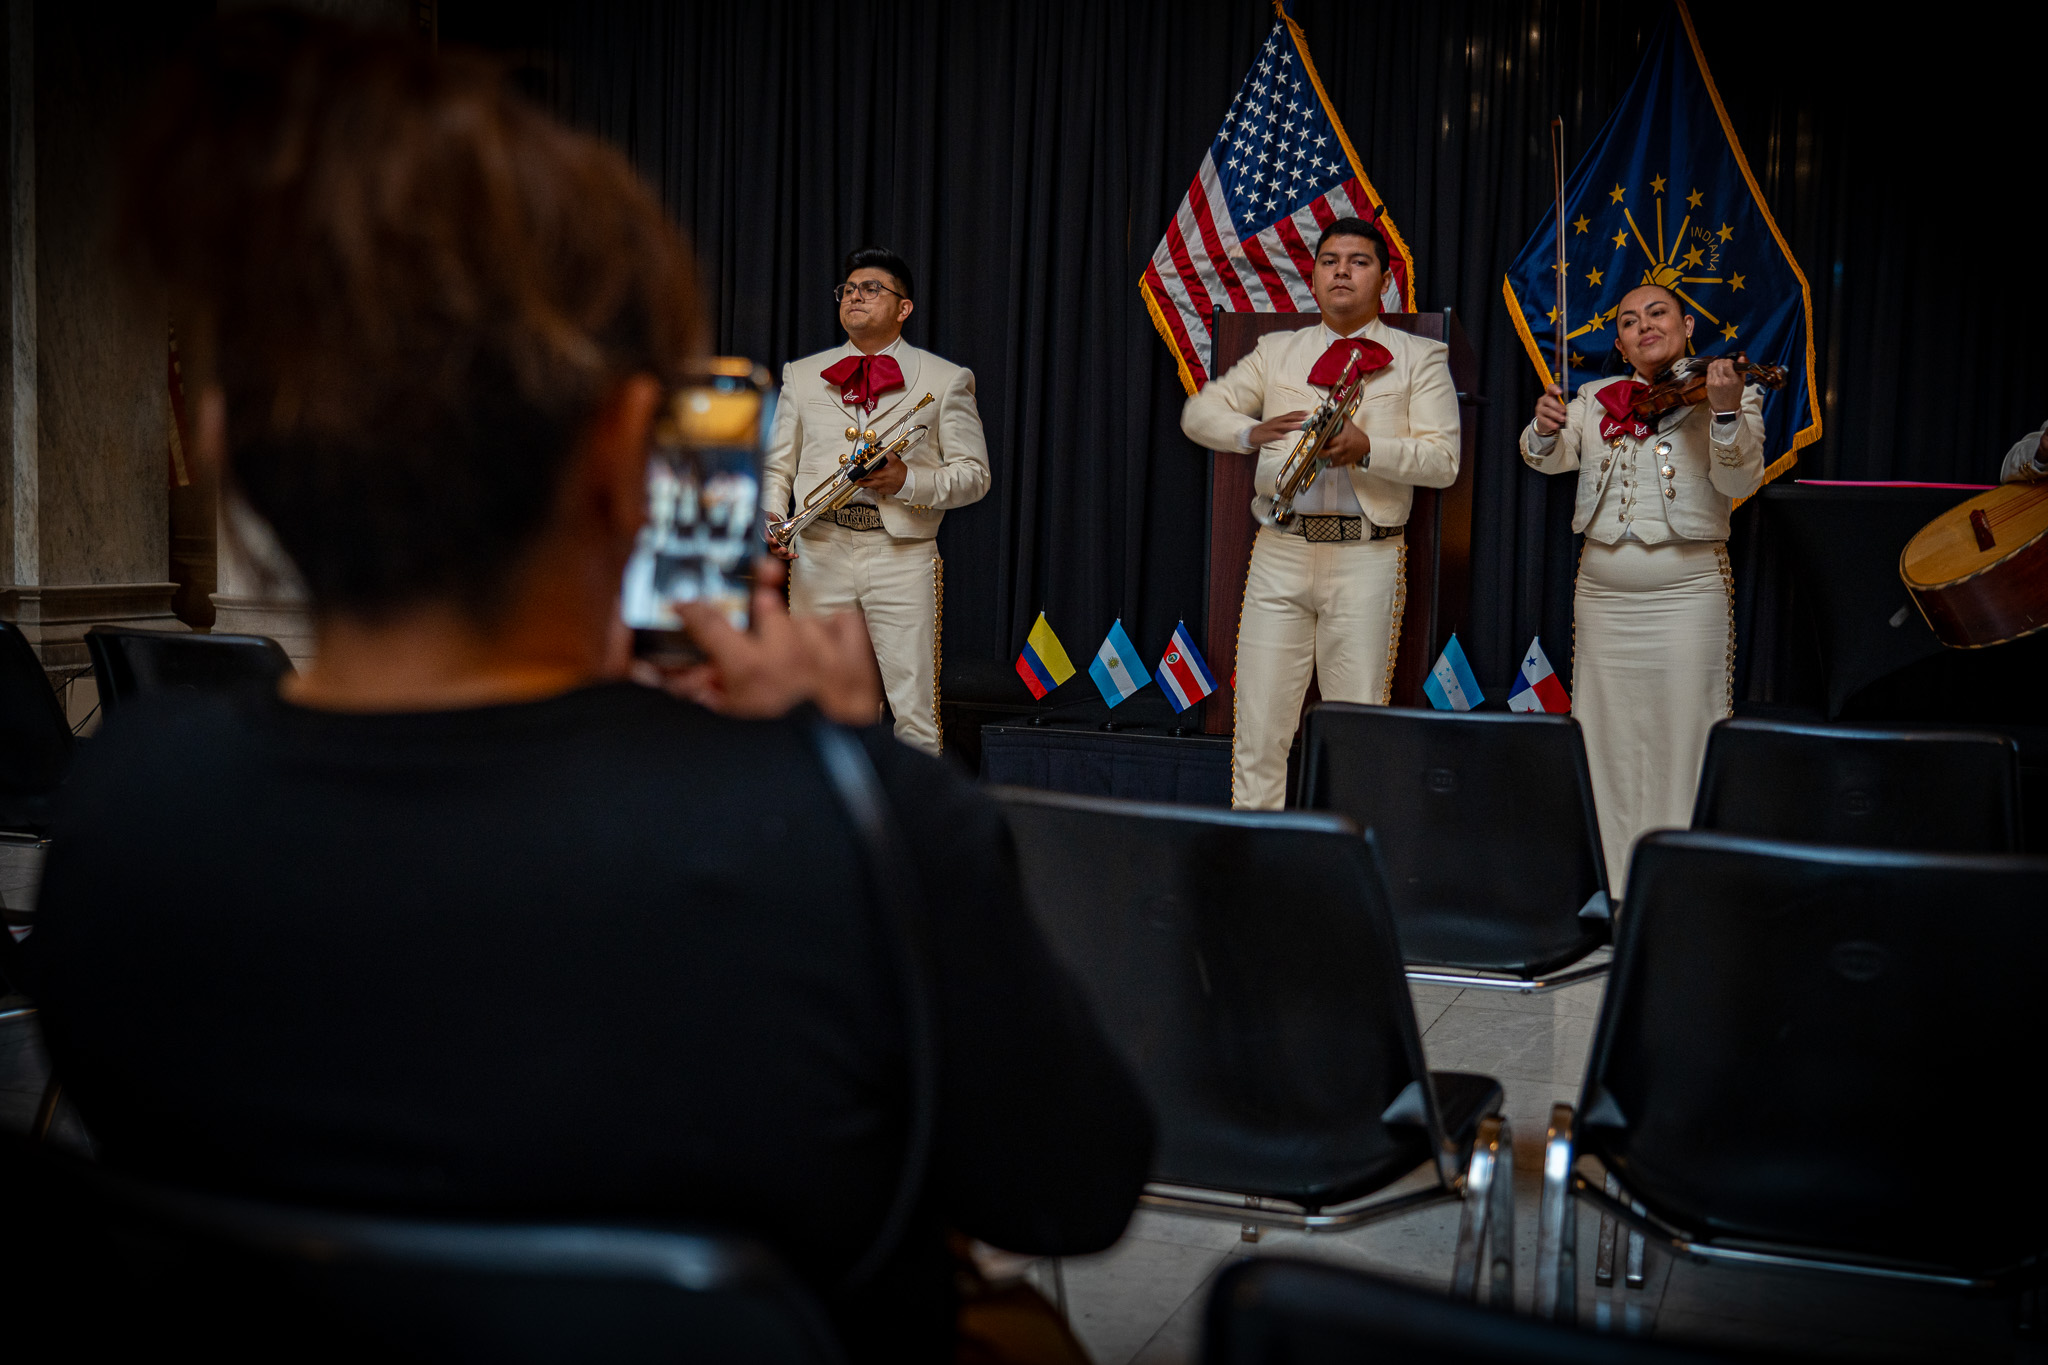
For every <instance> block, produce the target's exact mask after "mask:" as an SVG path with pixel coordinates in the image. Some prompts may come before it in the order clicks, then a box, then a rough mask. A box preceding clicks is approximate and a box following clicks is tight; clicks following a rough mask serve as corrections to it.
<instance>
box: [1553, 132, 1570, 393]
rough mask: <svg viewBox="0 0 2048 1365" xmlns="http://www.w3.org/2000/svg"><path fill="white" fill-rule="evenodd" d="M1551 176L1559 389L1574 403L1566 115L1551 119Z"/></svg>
mask: <svg viewBox="0 0 2048 1365" xmlns="http://www.w3.org/2000/svg"><path fill="white" fill-rule="evenodd" d="M1550 175H1551V183H1552V187H1553V188H1554V189H1555V190H1556V191H1557V387H1558V388H1559V390H1561V391H1562V393H1563V398H1562V400H1561V401H1563V402H1566V403H1569V402H1571V400H1572V382H1571V364H1570V361H1571V355H1570V352H1568V351H1567V350H1565V328H1566V326H1567V319H1566V315H1565V307H1564V290H1565V269H1566V267H1565V259H1564V115H1562V114H1558V115H1555V116H1553V117H1552V118H1551V120H1550Z"/></svg>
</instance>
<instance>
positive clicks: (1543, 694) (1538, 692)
mask: <svg viewBox="0 0 2048 1365" xmlns="http://www.w3.org/2000/svg"><path fill="white" fill-rule="evenodd" d="M1571 709H1572V699H1571V696H1570V694H1569V693H1567V692H1566V691H1565V690H1564V684H1563V683H1561V682H1559V681H1558V680H1557V674H1556V673H1555V672H1553V671H1552V670H1551V667H1550V659H1549V658H1548V657H1547V656H1546V655H1545V654H1544V653H1543V638H1542V637H1541V636H1538V637H1537V638H1535V639H1533V640H1531V641H1530V642H1529V652H1528V653H1527V654H1524V655H1523V656H1522V671H1521V672H1520V673H1519V674H1517V675H1516V676H1515V685H1514V686H1513V687H1512V688H1510V689H1509V690H1508V710H1510V711H1548V712H1550V713H1552V714H1553V715H1560V716H1562V715H1566V714H1569V713H1570V711H1571Z"/></svg>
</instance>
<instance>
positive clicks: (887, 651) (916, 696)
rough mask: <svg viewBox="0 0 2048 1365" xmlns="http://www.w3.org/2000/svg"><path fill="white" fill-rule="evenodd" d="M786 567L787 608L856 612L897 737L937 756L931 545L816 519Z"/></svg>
mask: <svg viewBox="0 0 2048 1365" xmlns="http://www.w3.org/2000/svg"><path fill="white" fill-rule="evenodd" d="M796 551H797V557H796V562H795V563H793V564H791V565H790V566H789V609H790V612H791V613H792V614H794V615H797V616H825V615H830V614H831V613H833V612H836V611H846V610H848V609H850V608H853V607H858V608H860V610H861V613H862V615H864V616H865V617H866V618H867V625H868V640H869V641H870V642H871V643H872V644H873V645H874V647H875V662H876V663H878V664H879V665H881V670H882V691H883V692H884V693H885V694H886V695H887V696H888V698H889V710H890V711H892V712H893V713H894V714H895V716H896V738H898V739H900V740H902V741H903V742H904V743H905V744H908V745H910V746H911V747H912V748H914V749H922V750H924V751H925V752H926V753H928V754H936V753H938V752H939V611H940V607H941V604H942V603H943V601H944V597H945V562H944V561H943V560H941V559H940V558H939V547H938V542H937V541H932V540H898V539H896V538H895V537H894V536H892V535H890V534H889V533H888V532H887V531H886V530H874V531H851V530H848V529H847V528H846V527H844V526H840V525H838V524H837V523H835V522H829V521H820V522H814V523H813V524H812V525H811V528H810V529H809V530H808V531H805V532H804V533H803V535H802V536H800V537H799V538H798V540H797V547H796Z"/></svg>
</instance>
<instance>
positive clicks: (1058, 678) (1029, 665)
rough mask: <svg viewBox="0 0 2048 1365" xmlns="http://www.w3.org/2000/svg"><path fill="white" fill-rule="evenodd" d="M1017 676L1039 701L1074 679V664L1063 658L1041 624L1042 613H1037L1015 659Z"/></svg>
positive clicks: (1060, 648) (1064, 652)
mask: <svg viewBox="0 0 2048 1365" xmlns="http://www.w3.org/2000/svg"><path fill="white" fill-rule="evenodd" d="M1017 676H1018V677H1020V678H1022V679H1023V680H1024V685H1025V686H1026V687H1028V688H1030V689H1031V695H1032V696H1033V697H1035V698H1039V699H1043V698H1044V696H1045V694H1046V693H1048V692H1050V691H1052V690H1053V689H1054V688H1055V687H1058V686H1059V685H1060V684H1061V683H1063V682H1065V681H1066V680H1067V679H1069V678H1071V677H1073V676H1074V664H1073V661H1072V660H1070V659H1069V658H1067V649H1066V646H1065V645H1062V644H1061V643H1060V637H1059V636H1057V635H1055V634H1053V633H1052V627H1051V626H1049V625H1047V624H1046V623H1045V613H1044V612H1040V613H1038V623H1037V624H1036V625H1034V626H1032V627H1031V633H1030V634H1029V635H1027V636H1025V637H1024V652H1023V653H1022V654H1019V655H1018V656H1017Z"/></svg>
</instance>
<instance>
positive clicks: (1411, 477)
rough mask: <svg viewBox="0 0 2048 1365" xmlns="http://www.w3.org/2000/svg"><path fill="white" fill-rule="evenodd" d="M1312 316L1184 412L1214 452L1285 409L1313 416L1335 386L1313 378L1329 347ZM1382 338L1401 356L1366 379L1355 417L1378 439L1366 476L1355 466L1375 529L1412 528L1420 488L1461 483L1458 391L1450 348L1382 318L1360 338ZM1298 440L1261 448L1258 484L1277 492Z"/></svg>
mask: <svg viewBox="0 0 2048 1365" xmlns="http://www.w3.org/2000/svg"><path fill="white" fill-rule="evenodd" d="M1322 333H1323V329H1322V328H1321V327H1320V326H1319V325H1317V324H1316V322H1315V321H1313V320H1311V321H1310V323H1309V325H1308V326H1307V327H1304V328H1302V329H1301V330H1300V331H1296V332H1268V333H1267V334H1266V335H1264V336H1262V337H1260V338H1259V344H1258V345H1257V346H1254V347H1253V348H1252V353H1251V354H1250V355H1248V356H1246V357H1245V358H1244V359H1243V360H1240V361H1238V362H1237V364H1235V365H1233V366H1231V367H1230V372H1229V373H1228V374H1225V375H1222V376H1221V377H1219V378H1217V379H1213V380H1211V381H1210V382H1209V383H1207V384H1204V385H1203V386H1202V390H1201V392H1199V393H1197V394H1195V396H1194V397H1192V398H1190V399H1188V401H1187V406H1186V407H1184V408H1182V409H1181V416H1180V429H1181V430H1182V431H1184V432H1186V433H1187V436H1188V439H1189V440H1191V441H1193V442H1194V443H1195V444H1196V445H1199V446H1201V447H1202V448H1204V449H1205V450H1236V449H1238V448H1239V447H1238V441H1239V438H1240V437H1241V436H1242V435H1243V434H1244V429H1245V421H1246V419H1247V418H1250V419H1252V420H1254V421H1263V420H1265V419H1266V418H1267V417H1277V416H1278V415H1279V414H1281V413H1283V412H1294V411H1297V410H1299V411H1302V412H1313V411H1315V409H1316V407H1317V406H1318V405H1319V404H1321V403H1322V401H1323V400H1324V399H1325V398H1328V397H1329V396H1330V395H1329V390H1327V389H1324V388H1321V387H1319V386H1317V385H1314V384H1311V383H1309V382H1308V375H1309V371H1310V370H1311V369H1313V368H1315V363H1316V361H1317V360H1319V359H1321V358H1322V354H1323V352H1324V351H1325V350H1327V349H1328V347H1327V346H1326V345H1325V344H1324V342H1323V339H1322ZM1357 335H1358V336H1359V338H1360V339H1361V340H1366V341H1377V342H1378V343H1379V344H1380V345H1382V346H1384V347H1386V348H1387V351H1388V353H1389V354H1391V355H1392V356H1393V360H1392V361H1391V362H1390V363H1389V364H1388V365H1387V367H1386V368H1385V369H1382V370H1375V371H1374V372H1373V373H1371V374H1369V375H1367V376H1366V379H1365V384H1364V386H1363V388H1362V389H1361V390H1360V398H1359V404H1358V411H1357V413H1356V414H1354V415H1353V417H1352V419H1351V420H1352V422H1353V423H1354V424H1356V425H1357V427H1358V428H1359V430H1361V431H1363V432H1364V433H1365V434H1366V435H1367V436H1368V437H1370V438H1371V439H1372V455H1371V456H1370V457H1369V459H1368V460H1367V462H1366V464H1367V467H1366V468H1365V469H1363V470H1361V469H1358V468H1356V467H1355V466H1354V467H1351V468H1347V469H1345V471H1344V472H1345V473H1346V474H1348V475H1349V476H1350V478H1351V487H1352V491H1353V492H1354V493H1356V494H1357V496H1358V506H1359V509H1360V510H1361V511H1363V512H1364V513H1365V516H1366V519H1367V520H1368V521H1370V522H1372V524H1373V525H1375V526H1405V525H1407V524H1408V508H1409V505H1410V504H1411V503H1412V502H1413V501H1414V498H1415V495H1414V492H1413V488H1414V486H1415V485H1417V484H1420V485H1422V486H1423V487H1425V488H1448V487H1450V486H1451V485H1452V484H1454V483H1456V482H1457V481H1458V390H1457V386H1456V385H1455V384H1453V383H1452V382H1451V367H1450V363H1449V360H1448V356H1449V354H1450V350H1449V348H1448V347H1446V346H1445V345H1444V344H1443V343H1442V342H1440V341H1430V340H1428V339H1427V338H1425V337H1418V336H1411V335H1410V334H1408V333H1407V332H1403V331H1400V330H1398V329H1397V328H1393V327H1389V326H1387V324H1386V323H1384V322H1382V321H1380V320H1379V319H1378V318H1374V319H1373V320H1372V321H1371V322H1370V323H1368V324H1367V325H1366V327H1365V330H1363V331H1362V332H1359V333H1358V334H1357ZM1296 439H1297V437H1296V434H1295V433H1293V432H1289V433H1287V435H1286V436H1285V437H1283V438H1282V439H1281V440H1279V441H1276V442H1274V443H1273V444H1271V445H1268V446H1265V447H1263V448H1262V449H1261V450H1260V451H1259V465H1258V472H1257V474H1256V475H1255V476H1254V484H1255V486H1256V488H1257V489H1258V491H1259V492H1261V493H1264V494H1267V495H1270V494H1271V493H1272V492H1273V488H1274V485H1275V484H1276V483H1277V482H1278V481H1279V478H1280V467H1281V466H1282V465H1284V464H1285V463H1286V462H1287V456H1288V454H1289V453H1290V452H1291V451H1293V449H1294V443H1295V441H1296Z"/></svg>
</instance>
